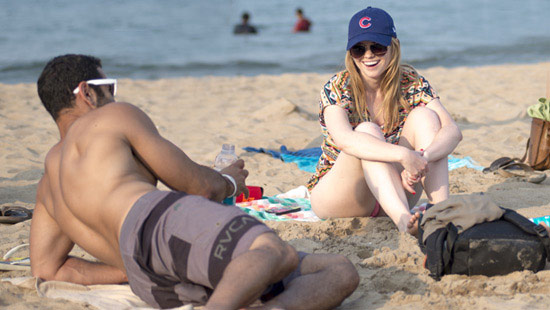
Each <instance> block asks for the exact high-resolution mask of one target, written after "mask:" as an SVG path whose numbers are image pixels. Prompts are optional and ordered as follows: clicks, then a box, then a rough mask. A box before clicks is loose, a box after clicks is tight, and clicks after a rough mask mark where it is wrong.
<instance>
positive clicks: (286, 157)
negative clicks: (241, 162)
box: [243, 145, 323, 173]
mask: <svg viewBox="0 0 550 310" xmlns="http://www.w3.org/2000/svg"><path fill="white" fill-rule="evenodd" d="M243 150H245V151H247V152H256V153H266V154H269V155H271V156H273V157H274V158H279V159H281V160H282V161H284V162H286V163H295V164H297V165H298V169H300V170H303V171H306V172H310V173H314V172H315V167H316V166H317V161H319V157H320V156H321V154H322V153H323V151H322V150H321V148H320V147H312V148H308V149H303V150H298V151H289V150H288V149H287V147H286V146H284V145H281V147H280V150H279V151H276V150H269V149H265V148H254V147H243Z"/></svg>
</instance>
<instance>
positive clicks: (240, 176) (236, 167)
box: [220, 159, 249, 198]
mask: <svg viewBox="0 0 550 310" xmlns="http://www.w3.org/2000/svg"><path fill="white" fill-rule="evenodd" d="M220 173H222V174H227V175H230V176H232V177H233V179H235V183H236V184H237V192H236V193H235V197H237V196H239V195H240V194H241V193H244V195H245V197H246V198H248V194H249V193H248V188H247V187H246V183H245V180H246V177H248V170H246V169H244V160H242V159H239V160H237V161H236V162H234V163H233V164H231V165H229V166H227V167H225V168H223V169H222V170H221V171H220ZM231 191H232V189H231Z"/></svg>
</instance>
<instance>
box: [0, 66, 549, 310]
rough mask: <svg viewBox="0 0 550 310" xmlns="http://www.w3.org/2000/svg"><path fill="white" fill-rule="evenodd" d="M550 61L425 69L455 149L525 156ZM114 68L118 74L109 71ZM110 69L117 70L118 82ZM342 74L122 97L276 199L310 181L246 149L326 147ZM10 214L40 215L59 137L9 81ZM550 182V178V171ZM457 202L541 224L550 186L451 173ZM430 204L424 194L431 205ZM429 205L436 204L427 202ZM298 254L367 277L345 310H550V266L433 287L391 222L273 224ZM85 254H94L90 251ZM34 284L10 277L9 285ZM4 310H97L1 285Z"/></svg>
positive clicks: (197, 156) (195, 155)
mask: <svg viewBox="0 0 550 310" xmlns="http://www.w3.org/2000/svg"><path fill="white" fill-rule="evenodd" d="M549 70H550V63H538V64H528V65H516V64H509V65H498V66H485V67H457V68H451V69H449V68H442V67H435V68H429V69H425V70H419V72H420V74H422V75H423V76H425V77H426V78H427V79H428V80H429V81H430V83H431V84H432V86H433V87H434V88H435V89H436V91H437V92H438V94H439V95H440V97H441V102H442V103H443V105H444V106H445V107H446V108H447V109H448V111H449V112H450V113H451V114H452V115H453V118H454V119H455V120H456V121H457V123H458V125H459V127H460V128H461V130H462V133H463V136H464V139H463V141H462V142H461V143H460V144H459V146H458V147H457V148H456V150H455V151H454V152H453V155H454V156H456V157H461V158H462V157H465V156H470V157H471V158H472V159H473V160H475V161H476V162H477V163H478V164H479V165H481V166H488V165H489V164H490V163H491V162H492V161H493V160H495V159H497V158H499V157H502V156H509V157H520V156H522V155H523V152H524V150H525V143H526V141H527V139H528V137H529V130H530V124H531V118H530V117H529V116H527V114H526V109H527V107H529V106H530V105H533V104H536V103H537V100H538V98H540V97H544V96H545V93H546V77H547V72H548V71H549ZM106 71H108V69H106ZM108 74H109V72H107V75H108ZM330 77H331V74H312V73H311V74H310V73H308V74H283V75H278V76H267V75H260V76H255V77H203V78H178V79H162V80H155V81H149V80H129V79H122V80H119V84H118V94H117V99H118V100H119V101H126V102H130V103H133V104H135V105H137V106H138V107H140V108H141V109H143V110H144V111H145V112H146V113H147V114H148V115H149V116H150V117H151V119H152V120H153V121H154V122H155V124H156V125H157V128H158V129H159V131H160V132H161V134H162V135H163V136H164V137H165V138H167V139H169V140H171V141H172V142H174V143H175V144H176V145H177V146H179V147H180V148H181V149H183V150H184V151H185V152H186V153H187V155H189V156H190V157H191V158H192V159H193V160H195V161H197V162H199V163H201V164H204V165H210V166H211V165H212V164H213V161H214V158H215V156H216V154H217V153H218V152H219V151H220V148H221V145H222V144H223V143H232V144H235V145H236V149H237V154H238V155H239V156H240V157H241V158H242V159H244V160H245V162H246V167H247V169H248V170H249V171H250V176H249V178H248V182H247V183H248V184H249V185H257V186H262V187H263V188H264V189H265V193H264V194H265V195H268V196H271V195H275V194H279V193H283V192H286V191H288V190H291V189H293V188H296V187H298V186H300V185H304V184H305V183H306V181H307V179H308V177H309V176H310V174H309V173H307V172H304V171H301V170H299V169H298V168H297V166H296V165H295V164H292V163H284V162H282V161H280V160H277V159H273V158H272V157H270V156H268V155H265V154H259V153H247V152H245V151H243V150H242V149H241V148H242V147H246V146H252V147H257V148H260V147H263V148H268V149H279V147H280V146H281V145H286V146H287V147H288V148H289V149H290V150H298V149H303V148H306V147H313V146H319V141H320V140H319V137H320V127H319V124H318V120H317V113H318V98H319V91H320V90H321V87H322V86H323V85H324V83H325V82H326V81H327V80H328V79H329V78H330ZM0 120H1V122H0V150H1V151H0V163H1V165H0V205H2V206H5V205H17V206H23V207H27V208H30V209H32V208H33V207H34V201H35V190H36V185H37V182H38V180H39V179H40V177H41V175H42V173H43V162H44V157H45V155H46V153H47V151H48V150H49V148H50V147H51V146H52V145H54V144H55V143H56V142H57V140H58V131H57V127H56V125H55V123H54V122H53V120H52V119H51V117H50V116H49V114H48V113H47V112H46V111H45V109H44V108H43V107H42V104H41V103H40V101H39V98H38V95H37V93H36V85H35V84H16V85H6V84H0ZM546 173H547V174H548V171H546ZM450 189H451V194H464V193H466V194H467V193H477V192H484V193H486V194H487V195H489V196H490V197H491V198H492V199H493V201H495V202H496V203H497V204H499V205H501V206H503V207H506V208H511V209H515V210H517V211H518V212H519V213H521V214H523V215H525V216H528V217H536V216H543V215H550V179H547V180H545V181H544V182H543V183H541V184H532V183H528V182H526V181H525V180H522V179H520V178H504V177H502V176H500V175H497V174H492V173H489V174H484V173H482V172H480V171H477V170H474V169H470V168H459V169H456V170H453V171H451V172H450ZM424 198H425V197H424ZM424 201H425V199H424ZM267 224H268V225H269V226H270V227H272V228H273V229H274V230H276V231H277V232H279V234H280V235H281V236H282V238H283V239H284V240H287V241H289V242H290V243H291V244H292V245H294V246H295V247H296V248H297V249H298V250H302V251H308V252H314V253H340V254H344V255H346V256H347V257H348V258H349V259H350V260H351V261H352V262H353V263H354V264H355V266H356V268H357V270H358V271H359V274H360V276H361V283H360V285H359V288H358V289H357V290H356V291H355V293H354V294H353V295H351V296H350V297H349V298H348V299H347V300H346V301H345V302H344V303H343V304H342V305H341V306H340V307H339V308H338V309H342V310H344V309H345V310H351V309H396V308H401V309H466V308H467V309H499V310H506V309H548V305H549V304H550V270H549V269H550V266H547V268H546V269H547V270H543V271H541V272H538V273H536V274H535V273H532V272H516V273H512V274H509V275H507V276H497V277H491V278H489V277H484V276H474V277H467V276H456V275H452V276H445V277H444V278H443V279H442V280H441V281H434V280H433V279H432V278H430V277H429V275H428V271H427V270H425V269H424V268H423V266H422V263H423V260H424V257H423V255H422V253H421V252H420V249H419V248H418V246H417V244H416V239H414V238H413V237H411V236H409V235H405V234H401V233H399V232H398V231H397V229H396V227H395V225H394V224H393V223H392V222H391V221H390V220H389V219H388V218H376V219H370V218H350V219H335V220H326V221H322V222H314V223H302V222H267ZM29 228H30V221H25V222H22V223H18V224H14V225H5V224H0V235H1V236H2V238H0V254H1V255H3V254H4V253H5V252H7V251H8V250H9V249H11V248H12V247H14V246H16V245H19V244H22V243H27V242H28V237H29ZM73 254H74V255H77V256H82V257H89V256H87V255H86V254H85V253H83V252H82V251H81V250H79V249H75V250H74V253H73ZM22 276H30V272H27V271H10V272H1V271H0V277H1V278H12V277H22ZM0 307H2V308H4V307H5V308H7V309H29V308H40V309H94V307H92V306H90V305H87V304H85V303H74V302H69V301H66V300H60V299H59V300H54V299H45V298H41V297H39V296H38V295H37V293H36V292H35V290H32V289H25V288H21V287H17V286H14V285H11V284H8V283H5V282H0Z"/></svg>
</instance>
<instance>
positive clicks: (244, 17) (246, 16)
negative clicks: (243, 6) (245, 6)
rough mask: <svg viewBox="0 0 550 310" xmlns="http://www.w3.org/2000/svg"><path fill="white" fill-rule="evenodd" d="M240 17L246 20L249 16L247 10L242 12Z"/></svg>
mask: <svg viewBox="0 0 550 310" xmlns="http://www.w3.org/2000/svg"><path fill="white" fill-rule="evenodd" d="M241 18H242V19H243V20H248V19H249V18H250V14H248V12H244V13H243V15H242V16H241Z"/></svg>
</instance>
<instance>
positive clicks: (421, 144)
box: [399, 107, 449, 203]
mask: <svg viewBox="0 0 550 310" xmlns="http://www.w3.org/2000/svg"><path fill="white" fill-rule="evenodd" d="M440 129H441V123H440V122H439V117H438V116H437V114H436V113H435V112H434V111H432V110H430V109H428V108H424V107H417V108H415V109H414V110H412V111H411V113H409V116H408V117H407V121H406V122H405V126H404V127H403V132H402V133H401V139H400V140H399V145H401V146H405V147H407V148H410V149H414V150H417V151H419V150H423V149H426V148H427V147H428V146H429V145H430V144H431V143H432V141H433V139H434V137H435V136H436V134H437V133H438V132H439V130H440ZM422 185H423V187H424V190H425V191H426V196H428V200H429V201H430V203H438V202H440V201H443V200H446V199H447V198H449V166H448V162H447V157H445V158H442V159H439V160H436V161H433V162H429V163H428V171H427V173H426V174H425V176H424V177H423V178H422Z"/></svg>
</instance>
